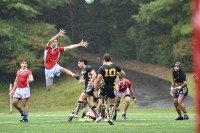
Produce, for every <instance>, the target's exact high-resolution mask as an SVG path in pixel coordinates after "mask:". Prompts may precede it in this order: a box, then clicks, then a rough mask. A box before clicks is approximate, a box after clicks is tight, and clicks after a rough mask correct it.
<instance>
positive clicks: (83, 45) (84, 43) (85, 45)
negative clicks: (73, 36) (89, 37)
mask: <svg viewBox="0 0 200 133" xmlns="http://www.w3.org/2000/svg"><path fill="white" fill-rule="evenodd" d="M79 44H80V46H82V47H86V48H87V46H88V44H89V43H88V42H87V41H83V40H81V42H80V43H79Z"/></svg>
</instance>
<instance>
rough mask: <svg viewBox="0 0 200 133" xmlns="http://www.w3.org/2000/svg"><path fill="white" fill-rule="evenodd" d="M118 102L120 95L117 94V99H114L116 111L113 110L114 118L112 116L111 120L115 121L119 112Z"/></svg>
mask: <svg viewBox="0 0 200 133" xmlns="http://www.w3.org/2000/svg"><path fill="white" fill-rule="evenodd" d="M120 100H121V95H119V94H117V97H116V103H115V104H116V110H115V113H114V116H113V120H116V119H117V111H119V110H120V109H119V105H120Z"/></svg>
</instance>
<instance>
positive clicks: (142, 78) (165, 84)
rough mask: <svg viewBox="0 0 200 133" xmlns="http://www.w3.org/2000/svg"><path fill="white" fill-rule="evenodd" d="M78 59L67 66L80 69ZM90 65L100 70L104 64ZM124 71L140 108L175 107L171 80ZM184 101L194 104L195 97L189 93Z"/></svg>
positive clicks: (90, 63) (75, 69)
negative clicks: (171, 94)
mask: <svg viewBox="0 0 200 133" xmlns="http://www.w3.org/2000/svg"><path fill="white" fill-rule="evenodd" d="M77 60H78V59H75V60H73V61H70V63H69V62H68V65H67V67H70V69H73V71H76V72H78V71H80V69H79V68H78V66H77ZM89 65H91V66H92V67H93V68H94V69H95V70H96V71H98V69H99V67H100V66H101V65H102V64H100V63H96V62H92V61H90V62H89ZM121 67H123V66H121ZM124 71H125V72H126V74H127V76H126V78H127V79H129V80H130V81H131V82H132V84H133V89H134V91H135V97H136V99H137V107H138V108H172V107H174V106H173V97H171V96H170V94H169V91H170V87H171V82H169V81H167V80H163V79H161V78H157V77H155V76H152V75H147V74H145V73H141V72H136V71H133V70H130V69H124ZM184 103H185V105H186V107H192V106H194V101H193V98H192V97H191V96H189V95H188V96H187V97H186V99H185V101H184Z"/></svg>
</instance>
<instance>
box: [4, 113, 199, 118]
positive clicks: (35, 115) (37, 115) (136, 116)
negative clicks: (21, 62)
mask: <svg viewBox="0 0 200 133" xmlns="http://www.w3.org/2000/svg"><path fill="white" fill-rule="evenodd" d="M188 115H189V117H195V116H196V114H188ZM118 116H121V114H120V113H119V114H118ZM127 116H132V118H134V116H135V118H138V117H139V116H147V117H154V118H156V117H157V118H160V117H176V116H177V115H176V114H173V115H154V114H152V115H150V116H149V115H146V114H129V113H127ZM1 117H20V115H19V114H17V115H16V114H14V115H13V114H10V115H8V114H6V115H3V114H1V115H0V118H1ZM29 117H68V114H66V115H50V114H47V115H43V114H41V115H39V114H29Z"/></svg>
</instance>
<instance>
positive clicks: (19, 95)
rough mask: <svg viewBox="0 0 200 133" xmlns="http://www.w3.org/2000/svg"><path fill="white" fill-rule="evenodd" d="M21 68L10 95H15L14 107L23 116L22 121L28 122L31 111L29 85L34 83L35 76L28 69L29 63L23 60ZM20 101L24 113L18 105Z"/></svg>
mask: <svg viewBox="0 0 200 133" xmlns="http://www.w3.org/2000/svg"><path fill="white" fill-rule="evenodd" d="M20 66H21V69H19V70H18V71H17V73H16V78H15V82H14V85H13V88H12V90H11V92H10V95H13V101H12V104H13V106H14V107H15V108H16V109H17V110H18V111H19V112H20V114H21V119H20V121H21V122H28V110H29V107H28V99H29V97H30V87H29V83H30V82H33V75H32V72H31V71H30V70H29V69H28V68H27V67H28V62H27V61H26V60H22V61H21V63H20ZM20 100H22V104H23V107H24V111H23V110H22V108H21V106H20V105H19V104H18V103H19V101H20Z"/></svg>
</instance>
